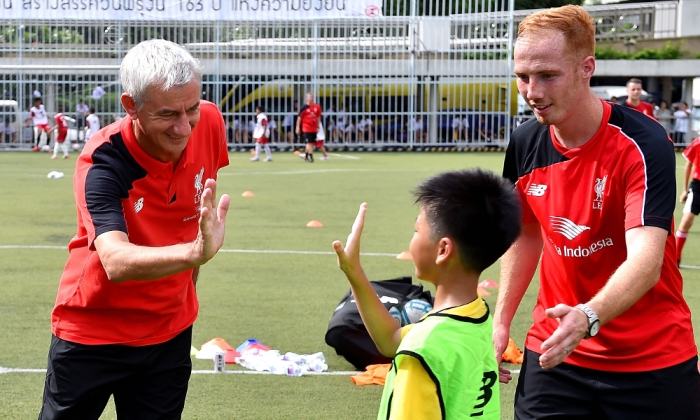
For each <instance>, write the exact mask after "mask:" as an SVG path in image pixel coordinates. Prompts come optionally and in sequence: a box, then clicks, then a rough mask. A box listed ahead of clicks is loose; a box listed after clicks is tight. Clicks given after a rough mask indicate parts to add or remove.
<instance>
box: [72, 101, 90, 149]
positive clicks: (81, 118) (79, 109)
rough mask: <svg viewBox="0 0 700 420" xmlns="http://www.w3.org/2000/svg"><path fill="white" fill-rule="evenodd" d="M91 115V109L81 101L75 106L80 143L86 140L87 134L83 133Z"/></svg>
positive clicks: (76, 126)
mask: <svg viewBox="0 0 700 420" xmlns="http://www.w3.org/2000/svg"><path fill="white" fill-rule="evenodd" d="M89 113H90V108H89V107H88V106H87V104H85V103H84V102H83V100H82V99H81V100H79V101H78V104H77V105H76V106H75V128H76V129H77V130H78V141H81V140H83V139H84V138H85V133H84V132H83V127H85V118H87V116H88V114H89Z"/></svg>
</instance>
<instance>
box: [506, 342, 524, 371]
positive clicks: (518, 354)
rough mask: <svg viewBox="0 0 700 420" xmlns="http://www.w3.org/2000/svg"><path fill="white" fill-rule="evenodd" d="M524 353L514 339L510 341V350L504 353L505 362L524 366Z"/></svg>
mask: <svg viewBox="0 0 700 420" xmlns="http://www.w3.org/2000/svg"><path fill="white" fill-rule="evenodd" d="M523 357H524V355H523V351H522V350H520V349H519V348H518V346H516V345H515V341H513V339H512V338H509V339H508V348H507V349H506V351H504V352H503V361H504V362H508V363H515V364H518V365H522V364H523Z"/></svg>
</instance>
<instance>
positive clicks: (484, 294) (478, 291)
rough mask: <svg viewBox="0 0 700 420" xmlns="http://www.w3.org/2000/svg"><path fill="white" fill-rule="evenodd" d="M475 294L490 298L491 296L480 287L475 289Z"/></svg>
mask: <svg viewBox="0 0 700 420" xmlns="http://www.w3.org/2000/svg"><path fill="white" fill-rule="evenodd" d="M476 294H478V295H479V296H490V295H491V293H489V291H488V290H486V289H484V288H483V287H481V286H479V287H477V288H476Z"/></svg>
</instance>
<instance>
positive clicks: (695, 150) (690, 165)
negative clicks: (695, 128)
mask: <svg viewBox="0 0 700 420" xmlns="http://www.w3.org/2000/svg"><path fill="white" fill-rule="evenodd" d="M683 157H684V158H685V160H686V162H685V171H684V172H683V191H682V192H681V197H680V202H681V203H685V206H683V217H682V218H681V222H680V223H679V224H678V230H677V231H676V252H677V255H678V256H677V259H678V266H679V267H680V265H681V256H682V254H683V247H684V246H685V241H686V239H687V238H688V231H690V228H691V227H692V226H693V221H694V220H695V216H697V215H698V214H700V169H699V168H700V166H699V165H700V137H698V138H696V139H695V140H693V142H692V143H690V146H688V147H686V148H685V150H683ZM691 173H692V174H693V178H692V181H690V185H688V181H689V180H690V174H691Z"/></svg>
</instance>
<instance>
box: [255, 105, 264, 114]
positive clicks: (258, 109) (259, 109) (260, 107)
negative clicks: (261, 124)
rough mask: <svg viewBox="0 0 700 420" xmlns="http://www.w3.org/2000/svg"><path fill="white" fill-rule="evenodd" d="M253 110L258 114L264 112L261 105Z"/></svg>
mask: <svg viewBox="0 0 700 420" xmlns="http://www.w3.org/2000/svg"><path fill="white" fill-rule="evenodd" d="M255 110H256V111H260V112H265V108H263V106H262V105H258V106H256V107H255Z"/></svg>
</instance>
